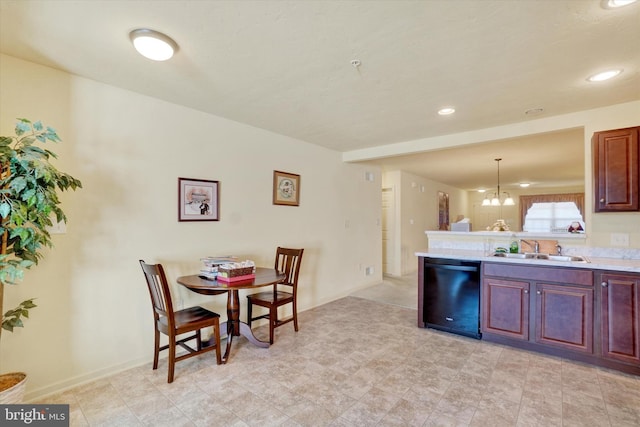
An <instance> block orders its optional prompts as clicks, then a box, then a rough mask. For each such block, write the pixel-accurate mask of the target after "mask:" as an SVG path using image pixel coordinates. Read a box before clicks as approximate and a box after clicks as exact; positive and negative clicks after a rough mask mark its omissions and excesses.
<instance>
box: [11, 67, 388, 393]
mask: <svg viewBox="0 0 640 427" xmlns="http://www.w3.org/2000/svg"><path fill="white" fill-rule="evenodd" d="M0 93H2V97H1V100H0V112H1V115H0V134H1V135H12V134H13V127H14V124H15V118H17V117H26V118H29V119H32V120H42V121H43V122H44V123H45V124H48V125H51V126H53V127H55V128H56V129H57V130H58V133H59V135H60V136H61V138H62V139H63V142H62V143H61V144H59V145H58V146H56V147H55V148H54V149H55V151H56V152H57V153H58V154H59V160H58V161H56V164H57V165H58V166H59V167H60V169H62V170H64V171H65V172H68V173H70V174H72V175H74V176H75V177H77V178H79V179H81V180H82V182H83V186H84V188H83V189H82V190H79V191H77V192H75V193H68V194H67V193H65V194H63V197H62V200H63V208H64V209H65V211H66V212H67V214H68V219H69V222H68V224H67V233H66V234H62V235H54V236H53V241H54V244H55V248H54V249H53V250H51V251H45V258H44V260H43V261H42V262H41V263H40V265H38V266H37V267H36V268H34V269H33V270H31V271H29V272H27V273H26V275H25V280H24V282H23V283H22V284H20V285H19V286H11V287H9V289H7V291H6V292H5V310H6V309H8V308H9V307H10V306H11V307H13V306H14V305H16V304H17V303H18V302H20V301H22V300H24V299H26V298H31V297H36V298H37V300H36V303H37V304H38V308H37V309H34V310H33V311H32V313H31V318H30V319H28V320H27V321H26V327H25V328H24V329H19V330H17V331H16V332H15V333H13V334H10V333H4V334H3V335H2V343H1V346H2V348H1V349H0V372H7V371H14V370H21V371H26V372H27V373H28V374H29V376H30V378H29V382H28V389H27V392H28V394H27V398H30V397H34V396H37V395H42V394H45V393H48V392H52V391H55V390H59V389H62V388H64V387H67V386H71V385H74V384H77V383H80V382H83V381H87V380H90V379H93V378H96V377H98V376H100V375H106V374H110V373H113V372H115V371H117V370H120V369H123V368H127V367H130V366H134V365H137V364H140V363H143V362H149V361H150V360H151V359H152V336H153V334H152V331H153V326H152V313H151V307H150V303H149V295H148V291H147V289H146V287H145V284H144V280H143V277H142V273H141V271H140V267H139V265H138V260H139V259H144V260H146V261H148V262H162V263H163V264H164V265H165V267H166V270H167V273H168V276H169V279H170V281H171V282H172V283H175V278H176V277H177V276H180V275H185V274H193V273H196V272H197V270H198V268H199V266H200V262H199V259H200V258H201V257H203V256H207V255H221V254H234V255H237V256H239V257H242V258H245V259H246V258H249V259H253V260H255V261H256V263H257V264H258V265H260V266H271V265H272V263H273V256H274V254H275V248H276V246H278V245H282V246H290V247H304V248H305V255H304V259H303V263H302V270H301V278H300V285H301V287H300V295H299V306H300V309H301V310H306V309H309V308H311V307H314V306H317V305H320V304H323V303H326V302H328V301H331V300H333V299H337V298H340V297H342V296H345V295H348V294H349V293H351V292H353V291H354V290H356V289H359V288H362V287H365V286H367V285H370V284H372V283H377V282H379V281H380V280H381V270H382V269H381V256H380V253H381V231H380V225H379V224H380V205H381V195H380V187H381V173H380V171H379V170H378V169H377V168H375V167H370V166H364V165H354V164H346V163H343V162H342V160H341V155H340V154H339V153H337V152H335V151H331V150H328V149H324V148H321V147H319V146H316V145H312V144H308V143H304V142H301V141H298V140H293V139H291V138H287V137H284V136H281V135H277V134H273V133H269V132H266V131H264V130H261V129H256V128H253V127H250V126H246V125H243V124H239V123H236V122H232V121H229V120H225V119H222V118H219V117H215V116H212V115H209V114H204V113H202V112H199V111H195V110H191V109H188V108H184V107H181V106H178V105H174V104H170V103H167V102H163V101H160V100H157V99H153V98H149V97H146V96H141V95H139V94H136V93H133V92H129V91H126V90H122V89H118V88H115V87H111V86H107V85H104V84H101V83H97V82H94V81H91V80H87V79H84V78H79V77H76V76H72V75H69V74H67V73H64V72H60V71H56V70H53V69H51V68H46V67H42V66H39V65H35V64H32V63H29V62H24V61H21V60H17V59H15V58H12V57H8V56H4V55H3V56H0ZM274 170H282V171H287V172H292V173H297V174H300V175H301V197H300V200H301V201H300V206H299V207H288V206H274V205H273V204H272V201H271V197H272V177H273V171H274ZM365 172H373V173H374V177H375V181H374V182H369V181H367V180H365ZM178 177H187V178H199V179H210V180H218V181H220V205H221V207H220V218H221V220H220V221H219V222H204V223H202V222H196V223H193V222H182V223H180V222H178V221H177V204H176V203H177V179H178ZM367 266H373V267H374V272H375V274H374V275H371V276H365V274H364V269H365V267H367ZM173 291H174V297H175V300H176V302H177V306H178V307H179V308H182V307H184V306H188V305H192V304H196V303H198V304H203V305H205V306H207V307H209V308H211V309H214V310H215V311H217V312H219V313H221V314H222V315H223V317H226V301H225V299H224V297H223V296H219V297H208V298H207V297H203V296H198V295H195V294H192V293H190V292H189V291H186V290H185V289H184V288H182V287H180V286H174V288H173ZM244 300H245V298H244V294H243V293H242V292H241V301H242V304H243V306H242V310H244ZM242 315H243V318H244V312H243V314H242ZM300 333H301V334H304V333H305V326H304V323H302V324H301V325H300ZM265 351H268V350H265Z"/></svg>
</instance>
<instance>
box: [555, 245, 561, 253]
mask: <svg viewBox="0 0 640 427" xmlns="http://www.w3.org/2000/svg"><path fill="white" fill-rule="evenodd" d="M556 253H557V254H558V255H562V246H560V245H559V244H557V243H556Z"/></svg>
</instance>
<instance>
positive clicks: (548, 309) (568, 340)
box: [535, 283, 593, 353]
mask: <svg viewBox="0 0 640 427" xmlns="http://www.w3.org/2000/svg"><path fill="white" fill-rule="evenodd" d="M535 297H536V301H535V305H536V342H538V343H540V344H547V345H552V346H555V347H563V348H569V349H572V350H577V351H581V352H585V353H593V289H588V288H580V287H577V286H568V285H551V284H542V283H538V284H536V295H535Z"/></svg>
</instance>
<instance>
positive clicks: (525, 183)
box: [520, 182, 531, 188]
mask: <svg viewBox="0 0 640 427" xmlns="http://www.w3.org/2000/svg"><path fill="white" fill-rule="evenodd" d="M530 185H531V184H529V183H528V182H521V183H520V187H522V188H527V187H528V186H530Z"/></svg>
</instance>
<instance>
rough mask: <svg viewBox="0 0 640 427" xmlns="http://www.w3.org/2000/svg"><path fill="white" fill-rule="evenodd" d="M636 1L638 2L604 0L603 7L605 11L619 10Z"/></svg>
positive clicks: (633, 0)
mask: <svg viewBox="0 0 640 427" xmlns="http://www.w3.org/2000/svg"><path fill="white" fill-rule="evenodd" d="M636 1H637V0H602V7H604V8H605V9H617V8H619V7H623V6H627V5H630V4H631V3H635V2H636Z"/></svg>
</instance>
